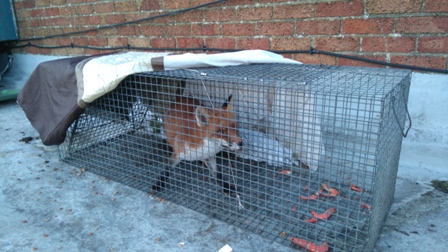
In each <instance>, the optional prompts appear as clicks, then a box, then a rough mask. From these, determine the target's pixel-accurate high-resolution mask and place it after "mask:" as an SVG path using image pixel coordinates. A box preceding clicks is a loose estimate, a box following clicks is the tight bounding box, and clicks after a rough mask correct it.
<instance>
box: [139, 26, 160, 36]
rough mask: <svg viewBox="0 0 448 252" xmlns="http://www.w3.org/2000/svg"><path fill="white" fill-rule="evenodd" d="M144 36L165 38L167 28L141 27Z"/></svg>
mask: <svg viewBox="0 0 448 252" xmlns="http://www.w3.org/2000/svg"><path fill="white" fill-rule="evenodd" d="M140 29H141V30H142V35H143V36H163V35H164V34H165V26H162V25H146V26H140Z"/></svg>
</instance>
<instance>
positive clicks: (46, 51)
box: [37, 48, 67, 55]
mask: <svg viewBox="0 0 448 252" xmlns="http://www.w3.org/2000/svg"><path fill="white" fill-rule="evenodd" d="M37 54H41V55H50V54H52V49H50V48H39V49H38V53H37ZM59 55H60V54H59ZM65 55H67V54H65Z"/></svg>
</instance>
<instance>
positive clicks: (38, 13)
mask: <svg viewBox="0 0 448 252" xmlns="http://www.w3.org/2000/svg"><path fill="white" fill-rule="evenodd" d="M31 16H32V17H44V16H45V10H44V9H37V10H32V11H31Z"/></svg>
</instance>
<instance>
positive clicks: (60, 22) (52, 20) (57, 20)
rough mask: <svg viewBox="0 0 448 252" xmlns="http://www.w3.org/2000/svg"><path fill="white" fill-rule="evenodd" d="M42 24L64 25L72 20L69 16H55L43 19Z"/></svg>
mask: <svg viewBox="0 0 448 252" xmlns="http://www.w3.org/2000/svg"><path fill="white" fill-rule="evenodd" d="M40 24H41V25H42V26H64V25H69V24H70V22H69V20H68V19H67V18H64V17H55V18H45V19H41V21H40Z"/></svg>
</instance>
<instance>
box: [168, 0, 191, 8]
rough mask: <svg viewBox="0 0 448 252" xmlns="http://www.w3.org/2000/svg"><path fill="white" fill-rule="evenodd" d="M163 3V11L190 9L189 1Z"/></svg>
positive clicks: (169, 0)
mask: <svg viewBox="0 0 448 252" xmlns="http://www.w3.org/2000/svg"><path fill="white" fill-rule="evenodd" d="M164 3H165V5H164V7H165V9H184V8H188V7H190V3H189V1H185V0H167V1H164Z"/></svg>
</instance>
